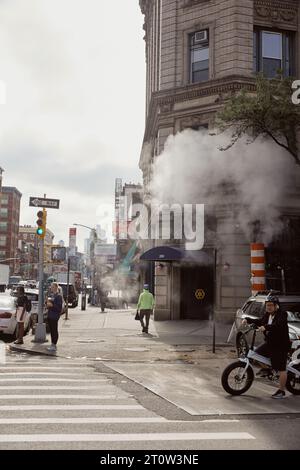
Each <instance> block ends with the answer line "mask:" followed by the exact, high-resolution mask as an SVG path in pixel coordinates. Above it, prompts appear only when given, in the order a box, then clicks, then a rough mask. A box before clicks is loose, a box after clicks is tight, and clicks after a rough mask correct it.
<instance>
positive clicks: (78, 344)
mask: <svg viewBox="0 0 300 470" xmlns="http://www.w3.org/2000/svg"><path fill="white" fill-rule="evenodd" d="M134 316H135V311H134V310H123V311H119V310H109V311H107V312H104V313H102V312H100V309H99V308H98V307H90V306H89V307H88V308H87V310H86V311H81V310H79V309H78V308H77V309H74V310H72V309H70V310H69V320H65V319H64V318H61V319H60V322H59V335H60V336H59V341H58V349H57V355H58V356H61V357H75V356H76V357H78V356H81V357H82V356H85V357H89V358H93V359H100V358H101V359H105V360H119V359H122V360H123V359H124V358H125V357H126V358H127V359H128V360H137V354H136V352H138V353H139V355H138V359H139V360H158V359H160V360H162V359H163V360H171V361H172V360H176V359H177V360H178V359H182V358H181V357H178V356H176V355H174V353H175V354H176V353H177V352H178V353H180V352H181V350H184V349H186V348H184V346H189V348H188V349H193V351H192V350H191V351H188V352H191V353H192V352H196V351H198V353H199V352H200V351H202V352H206V354H207V352H208V351H209V349H210V350H212V342H213V326H212V324H211V323H210V322H208V321H205V322H203V321H188V320H184V321H166V322H154V321H151V322H150V328H149V333H150V334H149V335H145V334H142V333H141V326H140V323H139V322H138V321H135V320H134ZM230 328H231V327H230V325H223V324H221V325H220V324H217V325H216V345H217V347H220V346H223V347H228V344H227V343H226V340H227V338H228V334H229V331H230ZM48 339H49V335H48ZM32 340H33V336H32V335H27V336H26V337H25V338H24V345H14V344H11V345H10V348H11V349H12V350H14V351H19V352H28V353H37V354H46V355H53V353H51V352H49V351H47V346H49V342H48V343H45V344H37V343H34V342H32ZM87 346H88V347H87ZM170 346H173V348H172V347H170ZM191 346H193V348H191ZM208 348H209V349H208ZM125 351H126V353H125ZM133 353H134V354H133ZM161 353H163V357H162V355H161Z"/></svg>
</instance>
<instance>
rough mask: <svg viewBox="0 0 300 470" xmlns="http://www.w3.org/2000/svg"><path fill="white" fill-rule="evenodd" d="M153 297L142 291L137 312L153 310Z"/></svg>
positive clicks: (146, 291) (149, 293)
mask: <svg viewBox="0 0 300 470" xmlns="http://www.w3.org/2000/svg"><path fill="white" fill-rule="evenodd" d="M153 307H154V297H153V295H152V294H151V292H149V291H148V290H146V289H144V290H143V292H142V293H141V294H140V297H139V301H138V305H137V309H138V310H153Z"/></svg>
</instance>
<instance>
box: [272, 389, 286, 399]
mask: <svg viewBox="0 0 300 470" xmlns="http://www.w3.org/2000/svg"><path fill="white" fill-rule="evenodd" d="M272 398H285V392H284V391H283V390H277V392H275V393H273V395H272Z"/></svg>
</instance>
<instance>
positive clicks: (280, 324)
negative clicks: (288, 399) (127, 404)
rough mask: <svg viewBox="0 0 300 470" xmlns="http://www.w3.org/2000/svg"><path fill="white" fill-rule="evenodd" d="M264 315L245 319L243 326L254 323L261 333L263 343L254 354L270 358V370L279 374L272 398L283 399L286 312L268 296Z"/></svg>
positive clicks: (287, 337)
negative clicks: (263, 338) (276, 388)
mask: <svg viewBox="0 0 300 470" xmlns="http://www.w3.org/2000/svg"><path fill="white" fill-rule="evenodd" d="M265 309H266V312H265V315H264V316H263V317H262V318H259V319H255V320H254V319H253V318H249V317H246V318H245V319H244V320H243V325H246V324H247V323H254V324H255V325H256V326H257V327H258V330H259V331H261V332H263V334H264V337H265V342H264V343H263V344H261V345H260V346H258V347H257V348H256V349H255V352H257V353H258V354H260V355H261V356H264V357H270V359H271V364H272V368H273V369H274V370H276V371H278V372H279V389H278V390H277V391H276V392H275V393H274V394H273V395H272V398H285V384H286V380H287V373H286V363H287V356H288V351H289V348H290V338H289V329H288V322H287V312H283V311H282V310H281V308H280V304H279V300H278V298H277V297H276V296H274V295H272V294H269V295H268V296H267V298H266V302H265Z"/></svg>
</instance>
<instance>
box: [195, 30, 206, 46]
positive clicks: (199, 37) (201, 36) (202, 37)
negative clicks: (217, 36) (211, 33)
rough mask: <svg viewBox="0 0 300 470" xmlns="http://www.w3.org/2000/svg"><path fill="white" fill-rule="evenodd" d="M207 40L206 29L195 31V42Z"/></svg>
mask: <svg viewBox="0 0 300 470" xmlns="http://www.w3.org/2000/svg"><path fill="white" fill-rule="evenodd" d="M207 40H208V31H207V30H204V31H198V33H195V35H194V41H195V43H197V44H199V43H201V42H207Z"/></svg>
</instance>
